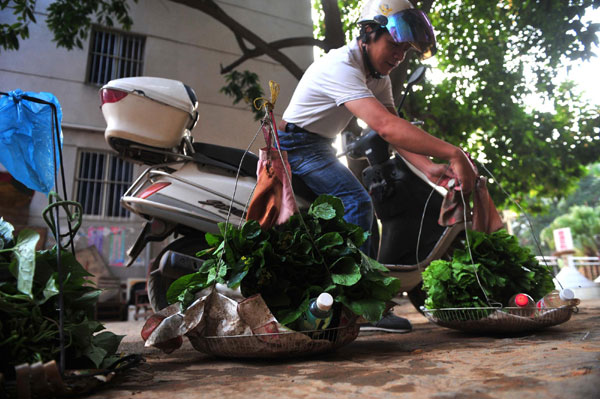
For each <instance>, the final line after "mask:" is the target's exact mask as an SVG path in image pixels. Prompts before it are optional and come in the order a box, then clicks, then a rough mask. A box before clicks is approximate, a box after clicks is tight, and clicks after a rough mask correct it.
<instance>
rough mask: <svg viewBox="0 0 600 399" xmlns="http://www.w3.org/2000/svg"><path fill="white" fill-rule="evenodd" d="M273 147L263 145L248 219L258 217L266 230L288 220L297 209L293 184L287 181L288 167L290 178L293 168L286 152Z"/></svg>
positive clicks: (256, 218) (257, 219)
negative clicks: (280, 155) (286, 171)
mask: <svg viewBox="0 0 600 399" xmlns="http://www.w3.org/2000/svg"><path fill="white" fill-rule="evenodd" d="M281 154H282V156H283V162H282V161H281V158H280V157H279V152H277V149H275V148H273V147H270V148H269V147H265V148H261V150H260V152H259V160H258V166H257V171H256V175H257V176H258V182H257V184H256V188H255V189H254V194H253V196H252V200H251V201H250V205H249V206H248V215H247V219H248V220H256V221H258V222H259V223H260V226H261V227H262V228H263V229H268V228H270V227H272V226H274V225H276V224H282V223H285V222H286V221H287V220H288V219H289V218H290V216H292V215H293V214H294V212H296V210H297V206H296V201H295V200H294V194H293V192H292V186H291V185H290V182H289V181H288V177H287V174H286V173H285V169H284V168H286V169H287V170H288V174H289V176H290V177H291V176H292V171H291V168H290V164H289V163H288V160H287V153H286V152H285V151H282V152H281Z"/></svg>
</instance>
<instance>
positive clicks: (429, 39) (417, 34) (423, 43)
mask: <svg viewBox="0 0 600 399" xmlns="http://www.w3.org/2000/svg"><path fill="white" fill-rule="evenodd" d="M358 23H359V24H360V25H371V24H376V25H379V27H380V28H384V29H387V31H388V32H389V33H390V35H391V36H392V38H393V39H394V40H395V41H396V42H398V43H402V42H407V43H410V44H411V45H412V46H413V47H414V48H415V50H417V51H418V52H419V53H420V54H421V59H423V60H424V59H427V58H429V57H431V56H432V55H434V54H435V52H436V50H437V49H436V46H435V34H434V33H433V27H432V26H431V22H430V21H429V18H427V15H426V14H425V13H424V12H423V11H421V10H417V9H416V8H414V7H413V5H412V4H411V2H410V1H409V0H369V1H367V3H366V4H365V6H364V7H363V10H362V13H361V17H360V20H359V21H358Z"/></svg>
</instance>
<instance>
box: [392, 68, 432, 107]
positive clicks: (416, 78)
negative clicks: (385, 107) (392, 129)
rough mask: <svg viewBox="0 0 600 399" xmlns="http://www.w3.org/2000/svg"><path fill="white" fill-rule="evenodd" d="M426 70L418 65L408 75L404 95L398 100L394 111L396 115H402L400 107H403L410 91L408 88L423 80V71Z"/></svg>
mask: <svg viewBox="0 0 600 399" xmlns="http://www.w3.org/2000/svg"><path fill="white" fill-rule="evenodd" d="M426 69H427V68H425V67H424V66H423V65H419V66H418V67H417V69H415V70H414V71H413V73H411V74H410V76H409V78H408V81H407V82H406V88H405V89H404V94H403V95H402V99H401V100H400V104H399V105H398V108H397V109H396V111H397V112H398V115H402V106H403V105H404V100H406V95H407V94H408V92H409V91H410V88H411V87H412V86H413V85H414V84H416V83H419V82H420V81H422V80H423V78H424V77H425V70H426Z"/></svg>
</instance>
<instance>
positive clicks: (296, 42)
mask: <svg viewBox="0 0 600 399" xmlns="http://www.w3.org/2000/svg"><path fill="white" fill-rule="evenodd" d="M268 45H269V47H271V48H273V49H275V50H279V49H282V48H286V47H296V46H318V47H320V48H322V49H324V50H325V51H329V50H330V48H329V47H328V46H327V43H325V42H324V41H322V40H318V39H315V38H312V37H292V38H289V39H281V40H276V41H274V42H271V43H268ZM264 54H265V52H264V51H262V50H260V49H253V50H249V49H246V50H245V51H244V52H243V55H242V56H241V57H240V58H238V59H237V60H235V61H234V62H232V63H231V64H229V65H227V66H226V67H223V66H222V65H221V74H225V73H229V72H231V71H232V70H233V69H234V68H235V67H237V66H238V65H240V64H242V63H244V62H245V61H247V60H249V59H251V58H256V57H260V56H261V55H264Z"/></svg>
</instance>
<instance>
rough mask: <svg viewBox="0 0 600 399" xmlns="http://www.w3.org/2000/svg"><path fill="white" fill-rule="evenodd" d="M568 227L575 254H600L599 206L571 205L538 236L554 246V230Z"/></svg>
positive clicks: (550, 245) (551, 246)
mask: <svg viewBox="0 0 600 399" xmlns="http://www.w3.org/2000/svg"><path fill="white" fill-rule="evenodd" d="M564 227H569V228H571V234H572V236H573V244H574V246H575V248H576V251H577V252H576V253H577V255H582V256H600V206H596V207H590V206H585V205H583V206H577V205H575V206H573V207H571V208H570V209H569V212H568V213H566V214H564V215H561V216H558V217H557V218H556V219H554V220H553V221H552V223H550V225H549V226H548V227H546V228H545V229H544V230H542V232H541V234H540V236H541V238H542V240H544V242H545V243H546V244H547V245H548V246H549V247H550V248H554V234H553V232H554V230H556V229H560V228H564Z"/></svg>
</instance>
